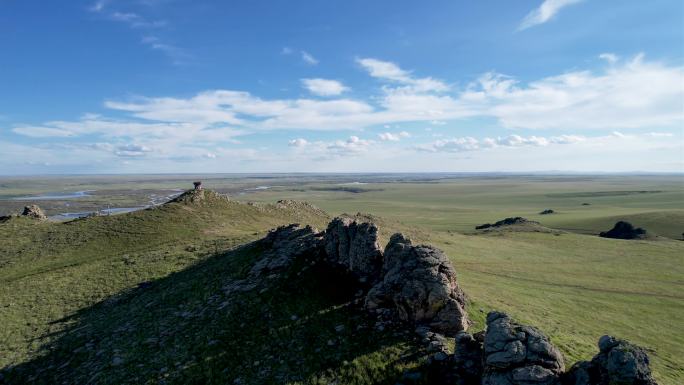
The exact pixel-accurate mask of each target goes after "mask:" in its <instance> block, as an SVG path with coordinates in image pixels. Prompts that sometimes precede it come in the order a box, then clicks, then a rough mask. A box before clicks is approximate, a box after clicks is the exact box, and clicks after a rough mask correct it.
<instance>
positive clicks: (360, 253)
mask: <svg viewBox="0 0 684 385" xmlns="http://www.w3.org/2000/svg"><path fill="white" fill-rule="evenodd" d="M325 252H326V258H327V261H328V262H329V263H331V264H333V265H335V266H338V267H341V268H343V269H346V270H347V271H348V272H349V273H351V274H352V275H353V276H355V277H357V278H358V279H359V281H360V282H362V283H370V284H372V283H375V282H376V281H377V280H379V279H380V272H381V269H382V258H383V257H382V250H381V249H380V244H379V243H378V227H377V226H376V225H375V224H373V223H370V222H357V221H355V220H352V219H350V218H335V219H333V220H332V222H330V224H329V225H328V229H327V230H326V231H325Z"/></svg>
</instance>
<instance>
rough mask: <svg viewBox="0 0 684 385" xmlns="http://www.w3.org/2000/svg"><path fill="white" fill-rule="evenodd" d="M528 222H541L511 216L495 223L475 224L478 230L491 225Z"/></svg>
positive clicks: (499, 225)
mask: <svg viewBox="0 0 684 385" xmlns="http://www.w3.org/2000/svg"><path fill="white" fill-rule="evenodd" d="M527 223H531V224H535V225H538V224H539V222H535V221H530V220H528V219H527V218H523V217H511V218H506V219H502V220H500V221H497V222H494V223H485V224H483V225H479V226H475V229H476V230H482V229H488V228H491V227H502V226H511V225H522V224H527Z"/></svg>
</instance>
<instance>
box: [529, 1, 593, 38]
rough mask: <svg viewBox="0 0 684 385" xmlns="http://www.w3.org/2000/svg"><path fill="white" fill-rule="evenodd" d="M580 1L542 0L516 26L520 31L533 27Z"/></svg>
mask: <svg viewBox="0 0 684 385" xmlns="http://www.w3.org/2000/svg"><path fill="white" fill-rule="evenodd" d="M582 1H584V0H544V2H543V3H541V5H540V6H539V7H537V8H535V9H533V10H532V11H531V12H530V13H528V14H527V16H525V18H524V19H523V21H522V22H521V23H520V25H519V26H518V30H519V31H522V30H524V29H527V28H530V27H534V26H535V25H539V24H544V23H546V22H547V21H549V20H551V19H553V17H554V16H556V15H557V14H558V12H560V11H561V9H563V8H565V7H567V6H569V5H572V4H577V3H580V2H582Z"/></svg>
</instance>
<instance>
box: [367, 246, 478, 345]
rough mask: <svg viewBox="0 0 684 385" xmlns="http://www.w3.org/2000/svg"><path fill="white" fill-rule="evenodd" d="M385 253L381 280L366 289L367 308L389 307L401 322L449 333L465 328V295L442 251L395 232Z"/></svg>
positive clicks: (452, 333)
mask: <svg viewBox="0 0 684 385" xmlns="http://www.w3.org/2000/svg"><path fill="white" fill-rule="evenodd" d="M384 254H385V256H384V263H383V268H382V271H383V279H382V281H380V282H379V283H377V284H376V285H375V286H373V287H372V288H371V289H370V291H369V292H368V295H367V296H366V303H365V304H366V307H367V308H368V309H370V310H376V309H378V308H386V309H390V310H392V311H394V312H396V314H397V315H398V317H399V318H400V319H401V320H403V321H407V322H411V323H415V324H420V325H425V326H428V327H430V328H431V329H432V330H434V331H435V332H438V333H443V334H445V335H450V336H454V335H456V333H458V332H459V331H462V330H465V329H467V328H468V325H469V321H468V317H467V315H466V312H465V302H466V299H465V294H464V293H463V291H462V290H461V288H460V287H459V286H458V282H457V281H456V272H455V271H454V268H453V267H452V266H451V263H450V262H449V260H448V258H447V257H446V255H444V253H443V252H442V251H440V250H438V249H436V248H434V247H431V246H425V245H419V246H414V245H412V244H411V241H410V240H409V239H407V238H405V237H404V236H403V235H402V234H394V235H393V236H392V237H391V239H390V242H389V243H388V244H387V247H386V248H385V253H384Z"/></svg>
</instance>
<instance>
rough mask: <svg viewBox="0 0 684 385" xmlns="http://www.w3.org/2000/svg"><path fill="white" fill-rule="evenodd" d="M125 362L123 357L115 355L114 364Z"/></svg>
mask: <svg viewBox="0 0 684 385" xmlns="http://www.w3.org/2000/svg"><path fill="white" fill-rule="evenodd" d="M123 362H124V361H123V358H121V357H114V358H113V359H112V366H119V365H121V364H123Z"/></svg>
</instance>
